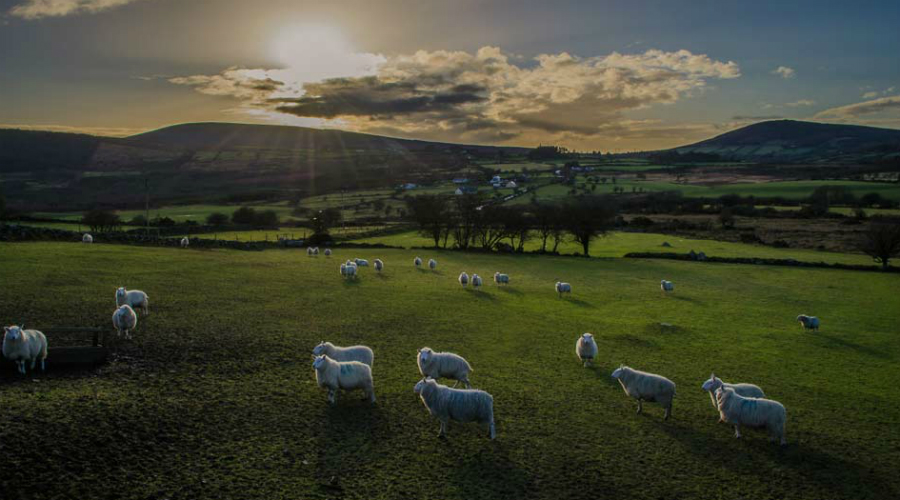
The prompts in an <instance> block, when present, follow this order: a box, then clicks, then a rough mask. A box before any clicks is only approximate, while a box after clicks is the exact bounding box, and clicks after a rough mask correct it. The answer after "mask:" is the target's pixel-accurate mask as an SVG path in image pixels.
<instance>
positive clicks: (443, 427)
mask: <svg viewBox="0 0 900 500" xmlns="http://www.w3.org/2000/svg"><path fill="white" fill-rule="evenodd" d="M447 426H448V425H447V421H446V420H441V432H440V433H439V434H438V437H440V438H445V437H447Z"/></svg>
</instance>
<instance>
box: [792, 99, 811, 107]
mask: <svg viewBox="0 0 900 500" xmlns="http://www.w3.org/2000/svg"><path fill="white" fill-rule="evenodd" d="M815 104H816V101H813V100H812V99H800V100H799V101H794V102H787V103H785V104H784V105H785V106H787V107H789V108H799V107H801V106H813V105H815Z"/></svg>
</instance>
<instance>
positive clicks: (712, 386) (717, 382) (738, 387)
mask: <svg viewBox="0 0 900 500" xmlns="http://www.w3.org/2000/svg"><path fill="white" fill-rule="evenodd" d="M720 387H725V388H728V389H734V392H736V393H738V394H740V395H741V396H744V397H745V398H764V397H766V394H765V393H764V392H763V390H762V389H760V388H759V386H758V385H753V384H729V383H728V382H725V381H724V380H722V379H720V378H718V377H716V374H715V373H713V374H711V375H710V376H709V379H708V380H707V381H706V382H703V385H702V386H701V388H702V389H703V390H704V391H707V392H709V399H710V400H711V401H712V405H713V408H716V409H718V408H719V405H718V404H717V403H716V391H717V390H718V389H719V388H720Z"/></svg>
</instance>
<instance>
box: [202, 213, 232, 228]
mask: <svg viewBox="0 0 900 500" xmlns="http://www.w3.org/2000/svg"><path fill="white" fill-rule="evenodd" d="M206 224H207V225H210V226H224V225H225V224H228V216H227V215H225V214H223V213H221V212H215V213H211V214H209V215H207V216H206Z"/></svg>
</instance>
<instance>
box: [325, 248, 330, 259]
mask: <svg viewBox="0 0 900 500" xmlns="http://www.w3.org/2000/svg"><path fill="white" fill-rule="evenodd" d="M325 256H326V257H331V249H330V248H326V249H325Z"/></svg>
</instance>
